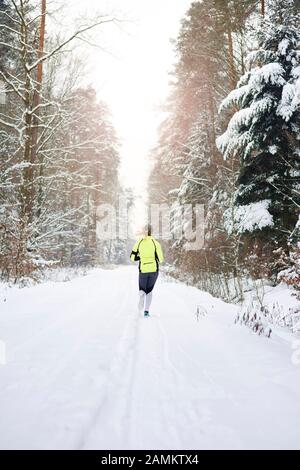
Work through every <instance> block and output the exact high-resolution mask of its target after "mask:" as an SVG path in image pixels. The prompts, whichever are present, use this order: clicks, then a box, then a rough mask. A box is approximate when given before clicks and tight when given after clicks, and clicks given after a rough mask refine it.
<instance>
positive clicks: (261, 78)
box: [217, 0, 300, 256]
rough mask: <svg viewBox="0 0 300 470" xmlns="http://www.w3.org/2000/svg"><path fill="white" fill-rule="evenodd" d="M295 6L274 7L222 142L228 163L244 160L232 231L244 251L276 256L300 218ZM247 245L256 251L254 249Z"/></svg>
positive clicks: (285, 2)
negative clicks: (233, 159)
mask: <svg viewBox="0 0 300 470" xmlns="http://www.w3.org/2000/svg"><path fill="white" fill-rule="evenodd" d="M295 5H296V2H295V1H293V0H272V1H270V2H269V4H268V14H267V15H266V16H265V18H264V19H262V21H261V24H260V26H259V28H258V30H257V33H256V34H255V36H256V39H257V47H256V48H255V50H253V51H252V52H251V53H250V54H249V55H248V63H249V71H247V73H245V75H244V76H243V77H242V78H241V79H240V81H239V83H238V87H237V88H236V89H235V90H233V91H232V92H231V93H230V94H229V95H228V96H227V98H226V99H225V100H224V101H223V103H222V105H221V109H224V108H227V107H229V106H237V107H238V108H239V110H238V111H236V112H235V113H234V115H233V117H232V118H231V120H230V122H229V124H228V128H227V130H226V132H225V133H224V134H223V135H222V136H220V137H219V138H218V139H217V144H218V147H219V149H220V150H221V151H222V152H223V154H224V157H225V159H228V158H230V157H232V156H238V157H239V158H240V162H241V168H240V172H239V177H238V181H237V190H236V194H235V197H234V202H235V211H234V216H233V217H232V213H231V211H227V213H226V214H225V219H227V227H228V229H229V231H230V232H232V231H233V230H234V231H236V232H237V233H240V234H244V235H247V237H246V238H245V241H246V239H247V243H246V246H247V248H246V249H248V250H249V249H250V251H251V247H252V248H253V247H254V246H256V247H257V249H258V250H259V251H260V254H262V253H264V254H266V253H268V254H269V256H272V253H273V250H274V248H278V247H279V246H282V247H284V249H286V248H287V244H288V238H289V235H290V233H291V231H292V230H293V229H294V227H295V223H296V221H297V214H298V212H299V205H300V198H299V176H300V108H299V106H300V50H299V48H300V29H299V24H300V22H299V9H298V8H295ZM248 242H249V243H250V246H248Z"/></svg>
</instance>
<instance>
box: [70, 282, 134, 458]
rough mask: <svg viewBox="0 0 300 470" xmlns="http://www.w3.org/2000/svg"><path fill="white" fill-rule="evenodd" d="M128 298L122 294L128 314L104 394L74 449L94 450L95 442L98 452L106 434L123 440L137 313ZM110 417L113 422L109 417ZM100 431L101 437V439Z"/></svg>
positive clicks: (131, 375) (132, 366) (124, 308)
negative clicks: (117, 436) (119, 436)
mask: <svg viewBox="0 0 300 470" xmlns="http://www.w3.org/2000/svg"><path fill="white" fill-rule="evenodd" d="M132 283H133V281H132ZM130 294H131V293H130V292H129V290H126V295H125V298H123V307H122V310H123V311H125V310H127V311H128V310H130V313H129V314H128V319H127V321H126V324H125V329H124V332H123V334H122V335H121V338H120V339H119V341H118V344H117V346H116V350H115V356H114V359H113V360H112V363H111V365H110V368H109V372H108V375H107V382H106V385H105V390H104V393H103V395H102V397H101V400H100V401H99V402H98V404H97V406H96V407H95V409H94V414H93V416H92V417H91V419H90V421H89V423H88V426H87V427H86V429H85V430H84V431H83V433H82V435H81V437H80V438H79V440H78V442H77V444H76V449H85V448H90V447H89V446H90V445H92V448H94V447H93V442H95V441H97V448H99V445H100V446H101V442H99V440H100V439H106V438H107V434H109V432H111V433H112V434H116V435H122V437H123V432H124V429H123V428H124V426H123V427H122V422H123V423H124V422H125V421H126V419H127V415H128V411H127V410H128V407H129V404H128V400H130V396H131V392H130V389H131V386H132V381H133V374H134V367H135V360H136V354H135V353H136V349H137V341H138V336H139V333H138V332H139V320H140V318H139V316H138V314H137V312H136V310H137V309H136V308H135V309H134V308H132V307H130V304H129V303H128V298H129V295H130ZM128 391H129V393H128ZM112 413H113V415H114V418H112V416H111V414H112ZM103 430H104V432H105V434H106V435H105V436H103ZM100 448H101V447H100Z"/></svg>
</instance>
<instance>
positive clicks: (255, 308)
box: [235, 300, 272, 338]
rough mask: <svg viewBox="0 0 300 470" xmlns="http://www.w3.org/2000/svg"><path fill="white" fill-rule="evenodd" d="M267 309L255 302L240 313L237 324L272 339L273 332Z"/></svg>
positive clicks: (236, 320)
mask: <svg viewBox="0 0 300 470" xmlns="http://www.w3.org/2000/svg"><path fill="white" fill-rule="evenodd" d="M266 313H267V307H265V306H262V305H259V303H257V302H254V301H253V300H252V301H251V302H250V303H248V304H247V305H246V306H244V307H243V308H242V309H241V310H240V312H239V313H238V315H237V317H236V319H235V323H239V324H241V325H246V326H247V327H249V328H250V329H251V330H252V331H254V332H255V333H257V334H258V335H264V336H267V337H268V338H270V337H271V333H272V330H271V328H270V327H269V326H268V323H267V321H266Z"/></svg>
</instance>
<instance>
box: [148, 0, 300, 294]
mask: <svg viewBox="0 0 300 470" xmlns="http://www.w3.org/2000/svg"><path fill="white" fill-rule="evenodd" d="M299 11H300V4H299V2H298V1H292V0H280V1H279V0H270V1H268V2H265V1H264V0H262V1H257V0H237V1H235V0H230V1H221V0H203V1H201V2H199V1H198V2H193V3H192V4H191V7H190V9H189V10H188V12H187V14H186V16H185V18H184V19H183V20H182V22H181V29H180V33H179V36H178V38H177V39H176V40H175V41H174V47H175V48H176V58H177V60H176V64H175V66H174V69H173V71H172V72H171V84H172V92H171V94H170V96H169V98H168V100H167V101H166V103H165V105H164V108H163V111H164V113H165V118H164V119H163V121H162V123H161V125H160V129H159V141H158V144H157V146H156V147H155V148H154V150H153V152H152V158H153V161H154V167H153V170H152V173H151V175H150V179H149V199H150V200H151V202H153V201H156V202H161V201H164V202H166V203H168V204H169V205H171V206H172V207H173V212H174V214H176V211H177V208H178V207H181V205H182V204H186V203H189V204H195V203H200V204H203V205H204V207H205V214H206V215H205V243H204V247H203V249H201V250H198V251H188V250H186V249H185V243H186V240H185V239H184V237H182V239H179V240H176V242H175V243H172V242H169V244H168V245H169V250H168V256H169V257H170V258H171V259H172V263H173V268H172V273H173V275H175V276H176V277H179V278H181V279H184V278H188V279H190V282H191V283H193V284H196V285H197V286H198V287H200V288H201V289H204V290H208V291H209V292H211V293H212V294H213V295H217V296H220V297H222V298H225V299H238V300H242V299H243V297H244V294H243V293H244V290H245V289H246V288H247V279H248V280H249V279H252V280H253V279H261V280H262V279H263V280H266V281H267V282H271V283H272V284H273V285H275V284H276V283H278V282H281V281H285V282H287V283H288V284H291V285H293V286H294V287H295V288H296V289H298V290H300V264H299V263H300V251H299V230H300V223H299V208H300V178H299V177H300V127H299V126H300V50H299V45H300V29H299V24H300V23H299ZM175 223H176V222H174V224H175Z"/></svg>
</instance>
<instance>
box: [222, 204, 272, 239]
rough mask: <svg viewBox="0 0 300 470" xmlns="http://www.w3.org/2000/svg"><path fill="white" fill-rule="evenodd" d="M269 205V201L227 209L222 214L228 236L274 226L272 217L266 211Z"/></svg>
mask: <svg viewBox="0 0 300 470" xmlns="http://www.w3.org/2000/svg"><path fill="white" fill-rule="evenodd" d="M270 204H271V201H270V200H269V199H264V200H262V201H258V202H253V203H250V204H247V205H244V206H237V207H236V208H234V209H231V208H229V209H227V210H226V211H225V213H224V225H225V229H226V230H227V232H228V233H229V234H230V233H232V232H233V231H235V232H236V233H238V234H241V233H244V232H246V231H248V232H253V231H254V230H261V229H262V228H265V227H272V226H273V225H274V221H273V216H272V215H271V214H270V212H269V211H268V208H269V206H270Z"/></svg>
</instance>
